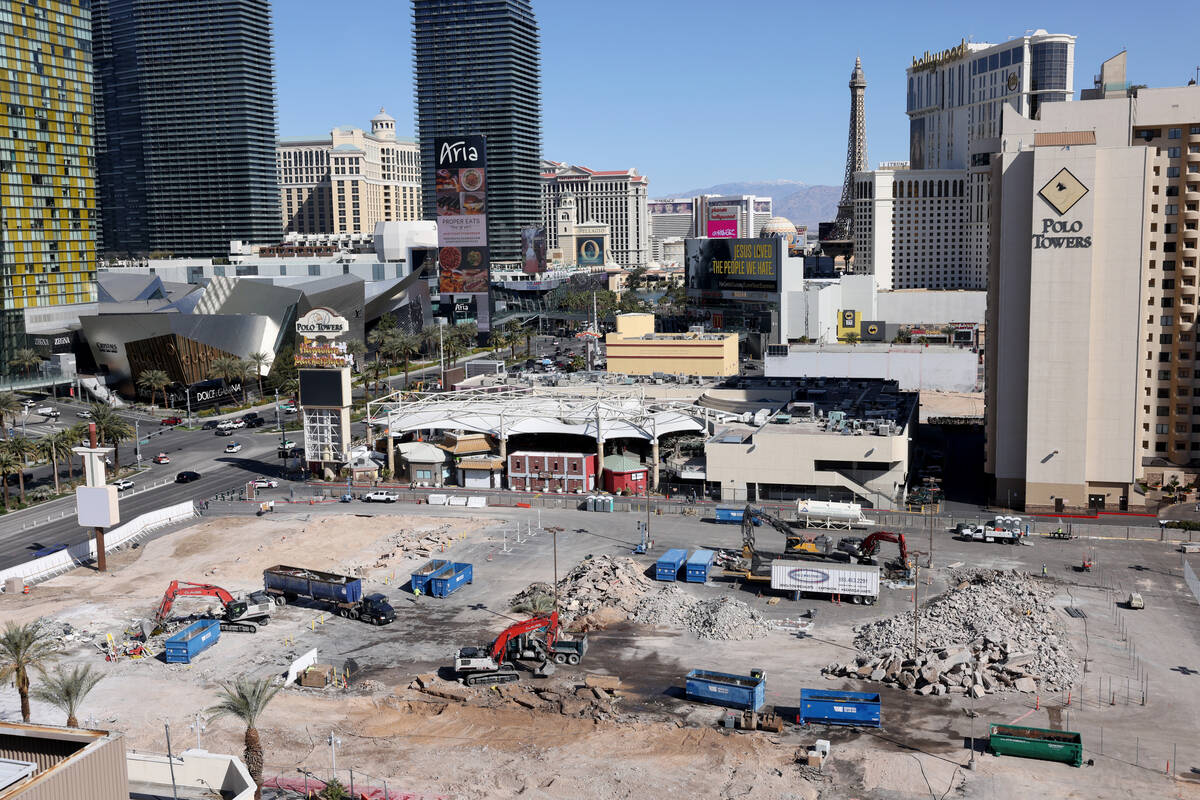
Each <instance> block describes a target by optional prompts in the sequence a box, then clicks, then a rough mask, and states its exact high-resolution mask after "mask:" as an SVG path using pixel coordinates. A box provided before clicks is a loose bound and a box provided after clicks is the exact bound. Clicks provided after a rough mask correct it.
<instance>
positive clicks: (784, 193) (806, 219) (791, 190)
mask: <svg viewBox="0 0 1200 800" xmlns="http://www.w3.org/2000/svg"><path fill="white" fill-rule="evenodd" d="M700 194H753V195H757V196H759V197H770V198H771V200H772V201H774V209H775V214H776V215H777V216H780V217H787V218H788V219H790V220H791V221H792V222H793V223H794V224H796V225H807V226H808V229H809V230H810V231H812V232H813V233H816V231H817V223H818V222H830V221H832V220H833V219H834V218H835V217H836V216H837V204H838V200H840V199H841V197H842V187H840V186H814V185H811V184H807V183H801V182H800V181H743V182H739V183H719V184H717V185H716V186H709V187H706V188H704V189H689V190H688V191H686V192H674V193H672V194H669V195H655V197H656V198H667V197H695V196H696V195H700Z"/></svg>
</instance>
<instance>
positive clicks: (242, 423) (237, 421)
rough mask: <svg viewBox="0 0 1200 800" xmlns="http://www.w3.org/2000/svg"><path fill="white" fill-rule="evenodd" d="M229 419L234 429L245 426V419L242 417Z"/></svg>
mask: <svg viewBox="0 0 1200 800" xmlns="http://www.w3.org/2000/svg"><path fill="white" fill-rule="evenodd" d="M229 421H230V423H232V426H233V429H234V430H237V429H239V428H244V427H246V420H244V419H231V420H229Z"/></svg>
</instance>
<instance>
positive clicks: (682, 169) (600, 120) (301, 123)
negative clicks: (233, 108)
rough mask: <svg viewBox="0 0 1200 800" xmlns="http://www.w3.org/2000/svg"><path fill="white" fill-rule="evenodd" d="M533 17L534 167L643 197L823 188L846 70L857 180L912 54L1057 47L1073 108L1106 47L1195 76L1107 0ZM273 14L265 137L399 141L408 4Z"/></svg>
mask: <svg viewBox="0 0 1200 800" xmlns="http://www.w3.org/2000/svg"><path fill="white" fill-rule="evenodd" d="M533 1H534V11H535V13H536V14H537V17H538V22H539V25H540V26H541V36H542V120H543V121H542V149H543V155H544V156H545V157H547V158H550V159H553V160H555V161H567V162H570V163H573V164H582V165H584V166H588V167H591V168H593V169H606V170H607V169H627V168H629V167H635V168H636V169H637V170H638V172H639V173H640V174H642V175H646V176H648V178H649V183H650V195H651V197H666V196H669V195H672V194H675V193H679V192H683V191H686V190H689V189H699V188H704V187H707V186H712V185H716V184H719V183H726V182H733V181H769V180H794V181H801V182H804V183H809V184H830V185H841V183H842V175H843V172H844V169H845V160H846V130H847V125H848V122H849V111H850V99H849V89H848V88H847V83H848V81H849V78H850V72H851V70H852V69H853V67H854V58H855V56H856V55H861V56H862V59H863V70H864V72H865V73H866V77H867V90H866V115H867V151H868V158H869V161H870V164H871V166H872V167H874V166H875V165H876V164H878V163H879V162H880V161H891V160H903V159H906V158H907V157H908V119H907V117H906V116H905V113H904V94H905V72H904V71H905V68H906V67H907V66H909V64H911V61H912V57H913V56H914V55H918V54H920V53H923V52H924V51H925V50H930V51H938V50H944V49H946V48H949V47H953V46H955V45H957V44H958V43H959V41H961V40H962V39H964V38H966V39H968V41H977V42H993V43H998V42H1002V41H1006V40H1008V39H1011V38H1013V37H1014V36H1019V35H1022V34H1024V33H1025V32H1026V31H1027V30H1030V31H1031V30H1034V29H1037V28H1044V29H1046V30H1048V31H1050V32H1052V33H1070V34H1074V35H1076V36H1077V37H1078V39H1077V40H1076V47H1075V81H1074V88H1075V92H1076V96H1078V92H1079V90H1080V89H1081V88H1090V87H1091V85H1092V77H1093V75H1094V74H1096V73H1098V72H1099V69H1100V63H1101V62H1102V61H1103V60H1104V59H1106V58H1108V57H1109V56H1111V55H1113V54H1115V53H1117V52H1119V51H1121V50H1122V49H1127V50H1128V51H1129V76H1128V77H1129V79H1130V80H1131V81H1133V82H1134V83H1138V84H1145V85H1148V86H1181V85H1183V84H1185V83H1187V81H1188V79H1189V78H1192V77H1194V76H1195V75H1196V68H1197V63H1200V53H1198V52H1197V51H1196V50H1195V48H1189V47H1186V46H1180V45H1181V42H1182V40H1180V39H1178V37H1177V34H1172V33H1170V32H1169V31H1167V30H1166V29H1165V28H1164V23H1165V22H1166V20H1167V18H1166V17H1161V16H1159V17H1154V18H1151V19H1147V18H1145V17H1142V16H1141V15H1138V14H1136V13H1133V12H1132V11H1131V9H1130V7H1129V5H1128V3H1121V4H1117V3H1116V2H1113V0H1095V2H1089V3H1086V4H1085V3H1083V2H1077V1H1075V0H1072V1H1070V2H1058V3H1046V2H1027V1H1026V0H1010V2H1007V3H1002V4H997V3H986V4H985V3H962V2H946V3H943V2H909V3H904V4H900V3H896V2H894V0H892V1H891V2H874V1H873V0H859V2H855V3H849V2H833V3H830V2H804V0H741V1H740V2H735V1H734V0H602V2H599V3H596V2H590V3H585V2H579V0H533ZM1188 5H1189V4H1188V3H1185V4H1183V5H1182V6H1180V8H1185V7H1187V6H1188ZM273 7H274V17H275V61H276V83H277V87H278V110H279V133H280V135H281V136H282V137H285V138H288V137H299V136H311V135H322V134H328V132H329V130H330V129H332V128H333V127H335V126H338V125H354V126H356V127H362V128H367V127H368V126H369V120H370V118H371V117H372V116H374V114H375V113H376V111H378V109H379V107H380V106H385V107H386V108H387V110H388V113H390V114H392V115H393V116H394V117H396V129H397V133H398V134H399V135H401V136H415V121H414V117H413V84H412V80H413V75H412V53H411V44H412V42H411V35H412V34H411V5H410V3H408V2H406V0H341V2H340V3H338V4H337V6H336V10H331V6H330V5H329V3H328V0H275V1H274V4H273ZM1192 13H1193V14H1195V15H1196V16H1195V17H1194V18H1193V22H1195V21H1196V19H1200V12H1196V11H1193V12H1192ZM852 15H853V16H852ZM1168 16H1169V15H1168ZM1193 27H1194V26H1193Z"/></svg>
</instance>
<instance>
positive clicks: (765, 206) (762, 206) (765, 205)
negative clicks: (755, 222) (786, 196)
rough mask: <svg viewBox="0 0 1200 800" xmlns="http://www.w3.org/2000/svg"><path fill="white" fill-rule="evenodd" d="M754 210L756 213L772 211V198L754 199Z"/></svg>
mask: <svg viewBox="0 0 1200 800" xmlns="http://www.w3.org/2000/svg"><path fill="white" fill-rule="evenodd" d="M754 212H755V213H756V214H769V213H771V201H770V200H755V201H754Z"/></svg>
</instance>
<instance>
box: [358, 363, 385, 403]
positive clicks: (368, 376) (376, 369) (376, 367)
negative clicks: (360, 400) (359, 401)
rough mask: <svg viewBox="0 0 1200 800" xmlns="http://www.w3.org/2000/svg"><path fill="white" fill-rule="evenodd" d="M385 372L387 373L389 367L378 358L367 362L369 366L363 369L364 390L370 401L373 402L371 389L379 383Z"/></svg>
mask: <svg viewBox="0 0 1200 800" xmlns="http://www.w3.org/2000/svg"><path fill="white" fill-rule="evenodd" d="M385 374H387V367H385V366H384V365H383V364H381V363H379V359H378V358H376V359H375V360H374V361H372V362H371V363H370V364H367V368H366V369H365V370H363V392H364V393H365V394H366V396H367V402H368V403H369V402H371V389H372V388H374V387H376V386H377V385H378V383H379V380H380V378H382V377H383V376H384V375H385Z"/></svg>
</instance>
